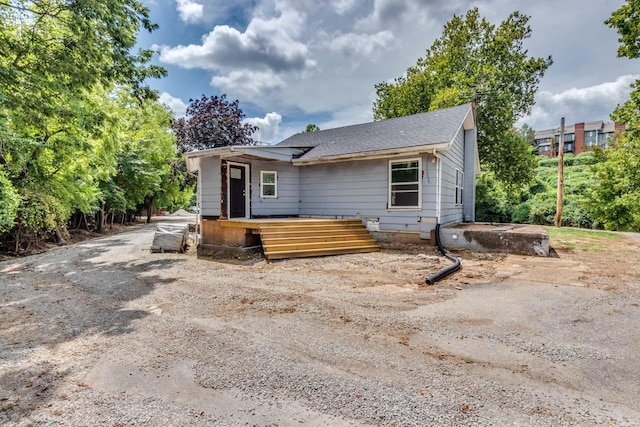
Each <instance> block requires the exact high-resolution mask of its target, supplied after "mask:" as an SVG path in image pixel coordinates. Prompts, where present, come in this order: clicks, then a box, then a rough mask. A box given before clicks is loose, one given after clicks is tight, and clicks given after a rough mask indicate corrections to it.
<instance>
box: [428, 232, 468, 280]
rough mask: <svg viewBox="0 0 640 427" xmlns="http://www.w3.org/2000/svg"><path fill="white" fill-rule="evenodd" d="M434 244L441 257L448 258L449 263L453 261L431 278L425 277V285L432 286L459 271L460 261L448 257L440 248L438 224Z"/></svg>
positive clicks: (450, 256) (451, 256)
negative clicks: (436, 245)
mask: <svg viewBox="0 0 640 427" xmlns="http://www.w3.org/2000/svg"><path fill="white" fill-rule="evenodd" d="M436 243H437V244H438V249H440V253H442V255H444V256H446V257H447V258H449V259H450V260H451V261H453V265H450V266H449V267H447V268H443V269H442V270H440V271H438V272H437V273H436V274H434V275H433V276H429V277H427V278H426V279H425V280H426V281H427V285H433V284H434V283H436V282H437V281H438V280H440V279H444V278H445V277H447V276H448V275H450V274H451V273H453V272H456V271H458V270H460V259H458V258H456V257H454V256H453V255H450V254H449V253H448V252H447V251H446V250H445V249H444V248H443V247H442V242H441V241H440V223H438V224H436Z"/></svg>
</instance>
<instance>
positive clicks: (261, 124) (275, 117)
mask: <svg viewBox="0 0 640 427" xmlns="http://www.w3.org/2000/svg"><path fill="white" fill-rule="evenodd" d="M244 122H245V123H250V124H252V125H254V126H258V130H257V131H256V132H255V133H254V134H253V135H252V137H253V139H254V140H255V141H259V142H267V143H272V142H278V141H276V136H277V135H278V133H279V130H280V123H282V116H281V115H280V114H278V113H276V112H271V113H267V114H266V115H265V116H264V118H260V117H250V118H247V119H244Z"/></svg>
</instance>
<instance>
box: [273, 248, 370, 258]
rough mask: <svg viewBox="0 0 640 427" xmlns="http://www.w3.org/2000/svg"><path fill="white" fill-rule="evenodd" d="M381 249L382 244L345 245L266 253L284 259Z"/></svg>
mask: <svg viewBox="0 0 640 427" xmlns="http://www.w3.org/2000/svg"><path fill="white" fill-rule="evenodd" d="M379 250H380V246H378V245H369V246H351V247H344V248H324V249H300V250H289V251H275V252H266V251H265V253H264V254H265V256H266V257H267V259H282V258H304V257H312V256H325V255H344V254H352V253H362V252H378V251H379Z"/></svg>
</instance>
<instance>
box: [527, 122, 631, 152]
mask: <svg viewBox="0 0 640 427" xmlns="http://www.w3.org/2000/svg"><path fill="white" fill-rule="evenodd" d="M625 130H626V126H625V125H624V124H622V123H614V122H610V123H605V122H603V121H602V120H598V121H595V122H586V123H584V122H583V123H575V124H572V125H565V127H564V152H565V153H573V154H575V155H578V154H580V153H584V152H585V151H590V150H591V149H592V148H593V147H596V146H598V147H601V148H607V146H608V145H610V144H611V141H612V140H613V138H614V136H615V135H616V133H622V132H624V131H625ZM534 138H535V139H534V141H533V145H534V146H535V147H536V153H537V154H538V155H540V156H546V157H557V156H558V145H559V143H560V127H557V128H555V129H546V130H542V131H538V132H536V134H535V137H534Z"/></svg>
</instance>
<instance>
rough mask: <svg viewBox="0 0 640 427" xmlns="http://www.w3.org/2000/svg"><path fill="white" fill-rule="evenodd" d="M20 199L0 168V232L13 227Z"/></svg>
mask: <svg viewBox="0 0 640 427" xmlns="http://www.w3.org/2000/svg"><path fill="white" fill-rule="evenodd" d="M19 205H20V200H19V199H18V193H17V192H16V190H15V188H13V184H12V183H11V181H9V179H8V178H7V175H6V174H5V172H4V171H3V170H2V169H1V168H0V233H4V232H6V231H8V230H10V229H11V227H13V224H14V223H15V219H16V213H17V211H18V206H19Z"/></svg>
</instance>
